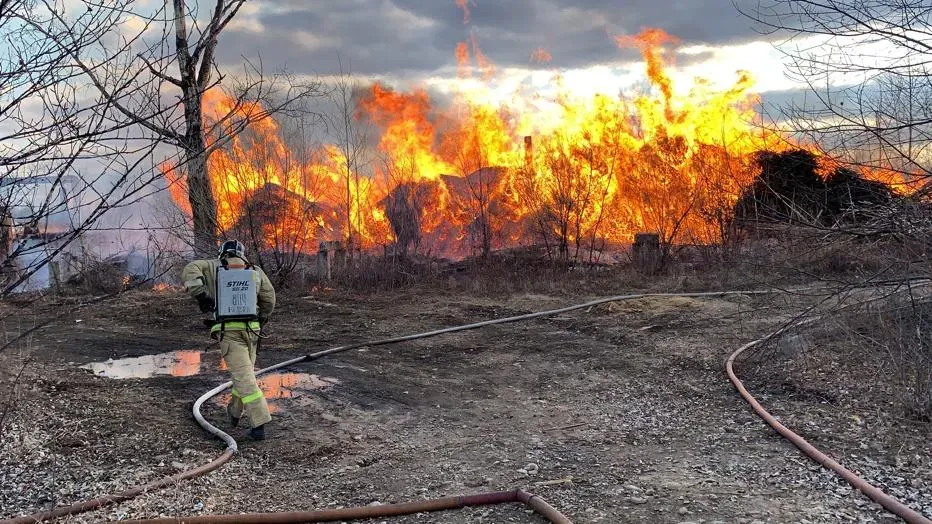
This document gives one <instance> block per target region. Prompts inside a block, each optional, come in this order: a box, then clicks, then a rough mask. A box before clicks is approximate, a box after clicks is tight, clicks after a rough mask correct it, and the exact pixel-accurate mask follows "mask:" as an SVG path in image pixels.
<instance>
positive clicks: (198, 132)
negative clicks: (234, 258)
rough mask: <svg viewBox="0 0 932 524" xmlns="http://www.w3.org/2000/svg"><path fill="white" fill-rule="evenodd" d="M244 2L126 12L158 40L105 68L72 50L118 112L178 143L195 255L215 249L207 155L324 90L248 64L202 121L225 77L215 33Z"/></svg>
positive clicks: (179, 0) (138, 42) (130, 49)
mask: <svg viewBox="0 0 932 524" xmlns="http://www.w3.org/2000/svg"><path fill="white" fill-rule="evenodd" d="M127 3H128V4H129V3H131V2H127ZM245 3H246V0H216V2H215V3H214V5H213V9H212V10H211V15H210V18H209V20H207V23H206V24H204V25H202V24H200V23H199V22H198V18H197V16H196V14H197V8H198V7H199V6H198V2H196V1H192V0H188V1H185V0H172V1H171V4H170V5H171V8H172V9H171V10H170V11H169V10H167V9H165V8H160V9H159V10H157V11H156V12H155V13H147V12H133V13H131V14H133V15H134V16H136V17H137V18H138V19H140V20H143V21H144V25H145V26H146V29H150V30H153V31H154V30H156V29H160V30H161V38H157V39H154V41H152V40H145V39H142V38H138V39H135V40H133V41H131V42H130V45H127V46H125V48H124V50H123V51H124V52H123V53H122V55H121V56H119V57H118V60H116V61H115V62H114V65H112V66H110V67H105V66H102V64H100V63H99V62H98V61H96V59H94V58H90V57H84V56H81V55H79V54H77V53H72V56H71V58H72V59H73V60H74V62H75V64H76V65H77V67H79V68H80V69H81V70H82V71H83V73H84V74H86V75H87V76H88V77H89V78H90V79H91V81H92V83H93V86H94V87H95V88H96V89H97V91H98V92H99V93H100V94H101V95H102V96H103V97H104V98H105V99H106V101H107V102H108V103H109V104H110V105H111V106H112V108H113V109H114V110H115V111H116V112H117V113H118V114H119V115H120V117H121V118H124V119H128V120H129V121H130V122H132V123H133V124H135V125H137V126H139V127H141V128H144V129H145V130H147V131H148V132H149V133H150V134H151V136H152V137H153V139H154V140H156V141H158V142H162V143H167V144H170V145H172V146H175V147H177V148H178V150H179V159H178V162H177V164H176V166H175V167H176V169H179V170H181V171H182V172H183V173H184V176H185V179H186V183H187V191H188V200H189V202H190V206H191V214H192V222H193V233H194V250H195V253H196V254H198V255H206V254H212V253H213V251H214V249H215V247H216V235H217V209H216V202H215V200H214V192H213V190H212V188H211V184H210V178H209V176H208V158H209V157H210V155H211V153H212V152H213V151H215V150H216V149H217V148H220V147H223V146H224V145H226V144H227V143H228V142H229V140H230V139H231V138H232V137H234V136H236V135H237V134H238V133H239V132H241V131H243V130H244V129H246V128H247V127H249V126H250V125H251V124H253V123H255V122H257V121H260V120H263V119H265V118H268V117H269V116H270V115H272V114H275V113H278V112H282V111H285V110H287V109H288V108H292V107H293V106H294V103H295V102H296V101H299V100H302V99H304V98H306V97H309V96H316V95H318V94H320V93H321V90H320V84H319V83H318V82H312V83H295V82H293V81H292V80H293V79H292V78H291V77H290V76H289V75H287V74H285V73H279V74H276V75H266V74H264V72H263V70H262V68H261V64H260V65H255V64H252V63H247V64H246V67H245V68H244V71H243V73H242V74H241V75H240V76H239V77H238V78H236V79H235V84H236V85H235V86H234V87H233V88H232V89H230V91H229V94H230V97H231V103H230V104H229V105H228V106H227V107H225V108H224V110H223V111H221V112H220V114H217V115H213V118H210V119H205V115H204V114H203V101H204V95H205V93H207V91H208V90H210V89H212V88H214V87H217V86H219V85H220V83H221V81H223V80H224V78H223V76H222V75H221V74H220V72H219V69H218V67H217V63H216V61H215V52H216V49H217V46H218V45H219V41H220V36H221V34H222V32H223V30H224V29H225V28H226V27H227V26H228V25H229V24H230V22H231V21H233V19H234V18H235V17H236V15H237V13H238V12H239V10H240V8H241V7H242V6H243V5H244V4H245ZM127 12H128V10H127ZM58 16H59V18H61V16H62V15H58ZM169 42H173V44H174V45H173V46H172V45H169ZM120 70H122V71H123V72H122V73H119V72H118V71H120ZM173 70H177V73H172V71H173ZM171 90H176V91H178V92H179V96H178V97H177V98H178V99H180V104H177V103H175V102H174V101H172V100H170V99H168V97H166V96H165V92H170V91H171ZM205 121H207V124H206V127H205Z"/></svg>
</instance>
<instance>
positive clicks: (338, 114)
mask: <svg viewBox="0 0 932 524" xmlns="http://www.w3.org/2000/svg"><path fill="white" fill-rule="evenodd" d="M361 89H362V84H361V83H360V82H359V80H358V79H356V78H355V77H354V76H353V74H352V71H351V70H344V69H343V62H342V60H340V76H339V77H338V78H337V80H336V83H335V85H334V89H333V90H332V92H331V94H330V97H331V100H332V102H333V107H334V114H333V115H332V116H331V122H332V125H333V129H334V132H333V135H334V138H335V139H336V145H337V148H338V149H339V150H340V153H341V156H342V158H341V159H340V163H341V164H342V165H341V166H340V170H341V171H342V174H343V176H344V177H345V180H344V189H345V193H344V194H343V195H342V200H343V205H344V206H345V210H344V213H345V218H346V224H345V231H344V237H345V239H346V250H347V252H348V253H349V254H350V258H351V259H352V257H353V255H354V253H355V252H357V251H359V250H360V249H362V239H361V238H359V237H360V236H361V235H362V234H363V231H364V229H365V226H366V224H365V219H364V214H365V211H366V209H365V207H366V204H367V201H366V198H365V196H364V195H363V192H364V189H363V188H364V186H366V185H367V182H366V181H363V180H362V175H361V171H362V170H363V169H365V168H366V167H367V166H368V164H369V157H368V155H369V148H368V142H369V133H370V126H371V124H370V122H369V120H368V119H366V118H360V115H359V102H360V96H361Z"/></svg>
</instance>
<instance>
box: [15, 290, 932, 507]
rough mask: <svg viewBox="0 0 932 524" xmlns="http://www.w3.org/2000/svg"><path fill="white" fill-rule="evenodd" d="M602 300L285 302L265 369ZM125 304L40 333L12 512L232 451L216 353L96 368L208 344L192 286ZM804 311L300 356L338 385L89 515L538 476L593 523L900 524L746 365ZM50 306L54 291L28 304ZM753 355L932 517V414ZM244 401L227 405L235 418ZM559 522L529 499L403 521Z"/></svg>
mask: <svg viewBox="0 0 932 524" xmlns="http://www.w3.org/2000/svg"><path fill="white" fill-rule="evenodd" d="M586 298H590V297H569V296H549V295H529V294H522V295H514V296H509V297H497V298H488V297H479V296H474V295H472V294H462V293H461V294H458V295H453V296H442V295H439V294H433V293H428V292H425V291H416V292H409V293H405V294H400V293H399V294H379V295H371V296H350V295H339V294H332V293H331V294H327V295H315V296H310V297H283V298H282V308H281V310H280V313H279V314H278V315H277V316H276V319H275V330H274V336H273V337H272V338H271V339H270V340H269V341H268V342H266V343H265V345H266V347H265V349H264V351H263V352H262V353H261V355H260V365H268V364H271V363H274V362H278V361H281V360H285V359H286V358H290V357H292V356H295V355H300V354H303V353H306V352H310V351H312V350H318V349H321V348H324V347H328V346H332V345H336V344H340V343H346V342H351V341H355V340H358V339H360V338H373V337H377V336H383V335H388V334H400V333H409V332H417V331H423V330H426V329H430V328H435V327H441V326H447V325H455V324H461V323H466V322H471V321H477V320H483V319H487V318H494V317H499V316H506V315H510V314H516V313H522V312H527V311H532V310H540V309H545V308H550V307H554V306H557V305H562V304H566V303H572V302H578V301H582V300H583V299H586ZM124 300H125V301H127V302H126V303H122V304H112V305H110V306H108V307H106V308H99V309H97V310H95V311H93V312H89V313H82V314H81V315H80V317H81V318H80V320H81V322H80V323H75V324H74V325H71V324H70V323H69V325H68V327H67V329H65V328H62V327H56V328H51V329H47V330H43V331H42V332H41V333H39V334H37V335H36V336H35V337H34V339H32V340H31V341H30V343H29V348H28V355H29V356H30V357H31V358H32V359H34V360H33V361H32V362H31V363H30V365H29V366H28V367H27V368H26V371H25V372H24V374H23V377H22V379H21V383H22V385H23V387H22V388H21V389H20V390H19V392H18V397H19V400H18V402H17V404H16V410H15V411H14V412H13V413H12V414H11V415H10V416H9V417H8V425H7V426H6V427H5V428H4V430H3V432H4V434H3V440H2V442H0V475H2V478H3V479H4V482H3V483H2V486H0V507H2V508H3V509H2V515H4V516H15V515H19V514H23V513H27V512H33V511H37V510H40V509H48V508H50V507H53V506H55V505H59V504H64V503H70V502H74V501H77V500H80V499H82V498H85V497H90V496H95V495H99V494H102V493H109V492H113V491H118V490H121V489H124V488H126V487H128V486H131V485H133V484H137V483H139V482H146V481H150V480H153V479H155V478H158V477H160V476H163V475H169V474H172V473H174V472H177V471H179V470H181V469H183V468H186V467H190V466H194V465H197V464H202V463H205V462H208V461H210V460H212V459H213V458H214V457H215V456H216V455H217V454H219V452H220V451H221V446H220V445H219V444H218V442H217V441H215V440H211V439H209V438H208V437H207V436H206V435H205V434H204V433H203V432H202V431H201V429H200V428H199V427H198V426H197V425H196V424H195V423H194V422H193V420H192V418H191V416H190V413H189V408H190V403H191V401H193V399H195V398H196V397H197V396H199V395H200V394H201V393H202V392H203V391H206V390H207V389H209V388H210V387H212V386H213V385H215V384H216V383H218V382H221V381H223V380H224V376H223V374H222V372H220V371H219V370H218V367H219V366H218V364H219V357H218V355H217V351H216V347H211V348H208V351H207V352H206V353H205V356H204V362H203V365H202V368H203V369H204V371H203V372H201V373H199V374H196V375H192V376H184V377H171V376H162V377H154V378H147V379H127V380H113V379H108V378H102V377H98V376H94V375H92V374H91V373H89V372H87V371H85V370H82V369H78V368H77V365H78V364H85V363H87V362H93V361H101V360H106V359H107V358H122V357H127V356H129V357H134V356H140V355H147V354H155V353H159V352H164V351H173V350H190V349H204V347H205V340H204V334H203V332H202V329H201V328H200V326H199V320H198V319H197V318H194V317H192V316H190V315H191V313H192V312H193V306H191V304H189V303H188V302H187V299H186V298H185V297H182V296H179V295H174V294H167V295H154V294H152V293H143V292H140V293H137V294H134V295H133V296H128V297H125V299H124ZM134 301H136V302H134ZM795 301H797V302H798V299H796V300H795ZM141 302H145V303H147V304H154V306H153V307H150V308H148V310H147V311H148V312H147V313H146V315H147V316H146V318H145V319H143V318H141V317H138V316H137V315H139V314H138V313H135V312H136V311H137V310H138V309H139V308H136V307H135V305H138V303H141ZM799 307H800V305H799V304H795V303H793V301H787V300H782V299H771V298H751V297H741V296H739V297H732V298H729V299H727V300H726V299H701V300H699V299H680V298H668V299H642V300H638V301H633V302H628V303H621V304H609V305H604V306H600V307H595V308H591V310H588V311H581V312H577V313H572V314H565V315H561V316H559V317H555V318H550V319H543V320H535V321H531V322H527V323H522V324H514V325H504V326H494V327H489V328H485V329H483V330H479V331H472V332H465V333H458V334H453V335H447V336H443V337H438V338H434V339H428V340H422V341H414V342H409V343H405V344H398V345H395V346H390V347H383V348H372V349H369V350H360V351H354V352H351V353H347V354H342V355H339V356H334V357H332V358H328V359H325V360H321V361H318V362H315V363H311V364H301V365H299V366H296V369H295V370H293V371H303V372H307V373H313V374H319V375H320V376H324V377H332V378H335V379H337V381H338V382H335V383H334V384H333V385H332V386H328V387H326V388H323V389H319V390H308V391H303V392H302V391H299V392H298V394H297V395H294V396H292V397H289V398H284V399H281V400H278V401H276V406H277V407H278V409H279V411H278V413H276V415H275V421H274V422H273V425H272V426H270V438H269V440H267V441H265V442H262V443H249V442H244V443H243V444H242V453H241V454H239V455H237V456H236V457H235V458H234V460H233V461H231V462H230V463H229V464H227V465H226V466H224V467H223V468H221V469H220V470H219V471H217V472H215V473H213V474H210V475H208V476H206V477H203V478H199V479H195V480H191V481H186V482H183V483H181V484H179V485H177V486H172V487H170V488H167V489H164V490H161V491H158V492H155V493H149V494H146V495H144V496H142V497H139V498H137V499H134V500H132V501H128V502H124V503H121V504H118V505H114V506H110V507H108V508H106V509H103V510H99V511H96V512H91V513H88V514H85V515H80V516H75V517H72V518H71V519H69V521H71V522H99V521H106V520H119V519H127V518H142V517H157V516H188V515H198V514H209V513H238V512H249V511H284V510H292V511H294V510H310V509H321V508H332V507H345V506H354V505H367V504H376V503H380V504H384V503H393V502H404V501H409V500H417V499H419V498H423V497H427V498H434V497H440V496H447V495H453V494H463V493H478V492H483V491H493V490H501V489H516V488H524V489H527V490H529V491H532V492H534V493H537V494H539V495H541V496H543V497H544V498H545V499H547V500H548V501H549V502H551V503H552V504H553V505H554V506H556V507H557V508H558V509H560V510H561V511H563V512H564V513H565V514H567V515H568V516H569V517H570V518H572V519H573V521H574V522H644V521H650V522H706V523H712V522H729V523H733V522H742V523H746V524H751V523H760V522H864V523H870V522H895V521H896V519H895V518H894V517H893V516H892V515H890V514H888V513H886V512H885V511H883V510H882V508H879V507H878V506H877V505H875V504H873V503H871V502H870V501H869V500H867V499H866V498H864V497H863V496H861V495H860V494H859V493H857V492H852V490H851V489H850V488H849V487H848V486H847V484H845V483H844V482H843V481H841V480H840V479H838V478H837V477H835V476H834V475H832V474H830V473H828V472H826V471H824V470H823V469H822V468H821V467H819V466H818V465H816V464H815V463H813V462H811V461H809V460H808V459H806V458H805V457H804V456H803V455H802V454H801V453H800V452H799V451H797V450H796V449H795V448H794V447H792V446H791V445H790V444H788V443H787V442H786V441H785V440H783V439H782V438H780V437H779V436H778V435H777V434H776V433H775V432H774V431H772V430H770V429H769V428H768V427H767V426H766V425H764V424H763V422H762V421H760V419H758V418H757V417H756V416H755V415H754V414H753V413H752V412H751V411H750V410H749V408H748V407H747V405H746V404H745V403H744V402H743V401H742V400H741V399H740V397H738V396H737V394H736V393H735V392H734V390H733V388H732V387H731V385H730V383H728V381H727V378H726V377H725V375H724V372H723V370H722V365H723V362H724V360H725V358H726V357H727V355H728V354H729V353H730V352H731V351H732V350H734V349H735V348H736V347H738V346H740V345H741V344H742V343H744V342H746V341H748V340H752V339H754V338H757V337H758V336H761V335H763V334H765V333H767V331H768V330H769V329H773V328H774V327H776V326H778V325H779V324H780V322H781V321H785V320H786V319H787V318H789V316H790V315H791V314H792V312H793V311H795V310H798V308H799ZM50 311H54V309H53V308H52V307H51V306H47V307H38V306H37V307H35V308H33V310H31V311H29V312H28V313H26V316H25V317H23V318H24V320H23V322H31V321H38V320H39V319H42V318H45V317H47V316H48V315H49V314H51V313H50ZM5 358H6V360H7V362H6V363H4V369H14V365H15V363H16V362H19V361H21V360H20V359H21V358H22V355H21V354H14V353H10V354H8V355H6V356H5ZM743 367H747V366H743ZM738 371H739V374H743V373H744V372H745V371H746V372H747V374H748V380H747V384H748V386H749V387H750V388H751V390H752V392H754V393H755V394H757V395H758V396H759V399H760V400H761V402H762V403H764V404H765V406H767V407H768V408H769V409H770V410H771V411H772V413H774V414H775V415H776V416H778V417H779V418H780V419H781V420H783V421H784V423H786V424H787V425H788V426H789V427H791V428H793V429H794V430H797V431H798V432H799V433H800V434H802V435H803V436H804V437H806V438H807V439H809V440H810V441H811V442H812V443H813V444H815V445H816V446H819V447H822V448H823V449H824V451H826V452H828V453H829V454H831V455H833V456H834V457H836V458H837V459H839V460H840V461H841V462H842V463H843V464H845V465H846V466H848V467H849V468H851V469H853V470H855V471H858V472H860V473H861V474H863V475H864V476H865V477H866V478H867V479H868V480H870V481H873V482H876V483H877V484H878V485H879V486H881V487H883V488H884V489H888V490H889V492H890V494H892V495H895V496H899V497H902V499H903V500H904V501H905V502H907V503H909V504H910V505H911V506H912V507H914V508H916V509H917V510H920V511H923V512H925V513H926V514H927V515H928V516H930V517H932V505H930V501H932V433H930V426H929V424H928V423H923V422H918V421H913V420H908V419H902V418H898V417H894V416H892V414H891V413H890V412H889V410H887V411H884V410H878V409H876V408H873V407H872V404H871V402H869V401H870V400H871V399H870V398H867V397H864V396H858V395H850V396H846V395H839V391H840V390H843V389H844V387H845V384H846V382H845V380H844V379H845V378H846V377H836V380H834V381H833V380H829V379H826V380H822V381H819V382H816V383H815V384H814V385H813V386H812V387H811V388H810V389H808V390H805V391H804V393H805V394H803V393H801V391H803V390H802V387H803V385H805V383H801V382H799V381H797V382H794V384H796V387H795V389H794V388H789V387H787V385H786V384H787V381H786V380H785V376H783V375H779V374H777V373H776V371H775V370H768V369H765V368H761V367H759V366H758V367H755V368H754V369H750V368H748V369H747V370H744V369H742V366H739V370H738ZM742 376H744V375H742ZM6 380H9V377H6ZM2 390H6V388H3V389H2ZM838 398H843V399H844V401H843V402H839V401H837V399H838ZM833 399H834V401H833ZM222 413H223V412H222V408H220V407H219V406H216V405H213V404H210V405H208V406H206V407H205V415H206V416H207V417H208V418H209V419H211V420H213V421H216V422H215V423H217V424H218V425H220V426H221V427H225V425H224V420H223V416H222ZM232 434H234V436H236V437H237V438H240V436H241V435H242V432H241V431H234V432H233V433H232ZM540 521H541V520H540V519H539V518H538V517H536V516H534V515H531V514H529V512H528V511H527V510H525V509H524V508H522V507H521V506H518V505H507V506H502V507H496V508H476V509H471V510H463V511H455V512H449V513H442V514H432V515H417V516H411V517H405V518H397V519H391V520H390V522H412V523H413V522H447V523H466V522H521V523H523V522H540Z"/></svg>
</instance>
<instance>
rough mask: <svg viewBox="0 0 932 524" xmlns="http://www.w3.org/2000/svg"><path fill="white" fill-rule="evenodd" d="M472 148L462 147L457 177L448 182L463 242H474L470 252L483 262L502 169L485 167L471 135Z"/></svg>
mask: <svg viewBox="0 0 932 524" xmlns="http://www.w3.org/2000/svg"><path fill="white" fill-rule="evenodd" d="M472 142H473V143H472V144H463V147H462V148H461V149H460V150H459V154H458V155H457V158H456V162H455V164H456V168H457V169H458V170H459V177H457V178H451V179H449V183H453V184H455V186H456V187H453V188H451V193H452V194H453V198H454V199H455V200H456V201H457V204H458V208H459V213H458V214H459V215H461V217H460V220H459V222H460V223H461V224H462V225H463V227H464V228H465V229H466V231H465V232H466V233H467V234H466V235H464V237H465V238H470V239H472V240H474V245H473V246H470V247H472V248H473V249H475V248H477V247H478V252H479V253H480V255H481V256H482V257H483V258H486V257H488V256H489V253H491V251H492V236H493V229H494V228H493V224H492V220H493V217H492V214H493V210H492V204H493V199H494V198H495V197H496V196H497V195H496V194H497V193H498V192H499V191H498V189H499V185H500V184H501V182H502V178H503V176H502V171H503V170H502V169H496V168H493V167H491V166H489V162H488V158H487V154H486V152H485V148H484V147H483V144H482V143H481V140H480V138H479V136H478V135H475V136H474V137H473V140H472Z"/></svg>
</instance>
